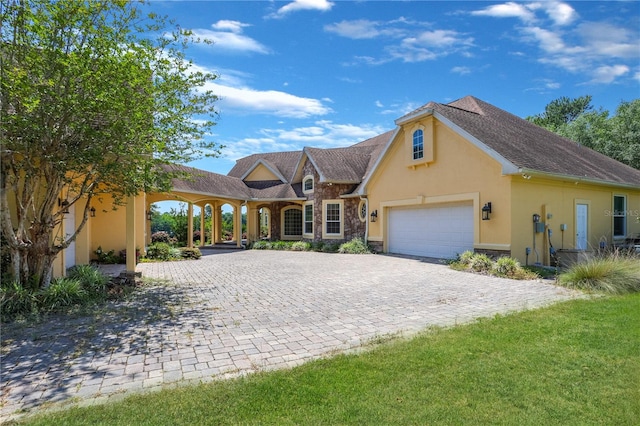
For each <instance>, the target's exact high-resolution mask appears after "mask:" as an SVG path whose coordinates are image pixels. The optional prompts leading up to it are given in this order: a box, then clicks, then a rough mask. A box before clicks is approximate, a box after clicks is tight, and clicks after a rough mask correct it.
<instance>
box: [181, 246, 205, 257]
mask: <svg viewBox="0 0 640 426" xmlns="http://www.w3.org/2000/svg"><path fill="white" fill-rule="evenodd" d="M180 256H181V257H182V258H183V259H200V258H201V257H202V252H200V249H199V248H198V247H182V248H181V249H180Z"/></svg>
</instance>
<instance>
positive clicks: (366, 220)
mask: <svg viewBox="0 0 640 426" xmlns="http://www.w3.org/2000/svg"><path fill="white" fill-rule="evenodd" d="M360 199H361V200H364V203H365V206H366V207H367V215H366V216H365V217H364V243H365V244H369V199H368V198H367V197H363V196H362V195H361V196H360Z"/></svg>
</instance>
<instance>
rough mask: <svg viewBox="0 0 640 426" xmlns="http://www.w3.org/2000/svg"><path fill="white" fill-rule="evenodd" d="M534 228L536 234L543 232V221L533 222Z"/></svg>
mask: <svg viewBox="0 0 640 426" xmlns="http://www.w3.org/2000/svg"><path fill="white" fill-rule="evenodd" d="M533 226H534V229H535V230H536V234H539V233H541V232H544V223H543V222H536V223H534V224H533Z"/></svg>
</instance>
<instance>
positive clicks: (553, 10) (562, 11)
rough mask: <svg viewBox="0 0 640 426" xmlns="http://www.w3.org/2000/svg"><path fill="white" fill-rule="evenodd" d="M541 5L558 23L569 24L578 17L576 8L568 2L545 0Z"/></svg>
mask: <svg viewBox="0 0 640 426" xmlns="http://www.w3.org/2000/svg"><path fill="white" fill-rule="evenodd" d="M541 5H542V8H543V9H544V10H545V12H546V13H547V15H548V16H549V18H551V20H552V21H553V22H554V23H555V24H556V25H568V24H570V23H572V22H573V21H574V20H576V19H577V17H578V14H577V13H576V11H575V9H574V8H572V7H571V6H569V5H568V4H566V3H562V2H557V1H545V2H543V3H541Z"/></svg>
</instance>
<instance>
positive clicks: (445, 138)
mask: <svg viewBox="0 0 640 426" xmlns="http://www.w3.org/2000/svg"><path fill="white" fill-rule="evenodd" d="M416 125H420V126H422V128H423V129H424V132H425V135H431V137H432V138H433V142H432V143H433V161H431V162H428V163H427V162H424V161H417V162H414V161H413V159H412V155H411V153H412V151H411V147H410V146H408V145H410V143H411V138H410V137H407V135H410V134H411V132H412V129H413V128H415V126H416ZM404 127H406V128H408V130H407V135H405V131H404V130H403V129H401V130H400V131H399V132H398V133H397V135H396V137H395V139H394V140H393V142H392V144H391V146H390V149H389V151H388V152H387V154H386V156H385V158H384V159H383V161H382V162H381V164H380V166H379V167H378V169H377V170H376V172H375V174H374V175H373V176H372V178H371V180H370V182H369V184H368V187H367V193H368V194H369V210H370V211H373V210H377V211H378V220H377V221H376V222H375V223H370V224H369V239H370V240H373V241H384V242H385V245H384V247H385V250H386V249H387V247H386V240H387V237H386V226H387V223H386V216H387V214H388V209H389V208H392V207H394V206H401V205H403V206H409V205H424V206H427V205H429V204H432V205H433V204H437V203H441V202H455V201H472V202H473V204H474V211H475V212H476V216H475V217H474V224H475V225H474V228H475V232H474V234H475V235H474V247H475V248H479V249H481V248H484V249H491V250H509V249H510V233H511V217H512V216H511V200H510V194H511V191H510V182H511V177H509V176H503V175H502V167H501V165H500V164H499V163H498V162H497V161H495V160H493V159H492V158H491V157H489V156H488V155H487V154H486V153H484V152H482V151H481V150H480V149H479V148H477V147H476V146H474V145H472V144H471V143H470V142H468V141H466V140H465V139H464V138H462V137H461V136H460V135H458V134H457V133H455V132H454V131H453V130H451V129H449V128H448V127H447V126H445V125H444V124H442V123H440V122H438V121H437V120H435V119H433V120H432V119H430V118H429V119H423V120H421V121H418V122H414V123H408V124H406V125H405V126H404ZM487 202H491V203H492V209H493V212H492V214H491V219H490V220H488V221H483V220H481V216H480V214H481V213H480V209H481V207H482V206H483V205H484V204H485V203H487Z"/></svg>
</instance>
